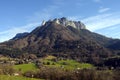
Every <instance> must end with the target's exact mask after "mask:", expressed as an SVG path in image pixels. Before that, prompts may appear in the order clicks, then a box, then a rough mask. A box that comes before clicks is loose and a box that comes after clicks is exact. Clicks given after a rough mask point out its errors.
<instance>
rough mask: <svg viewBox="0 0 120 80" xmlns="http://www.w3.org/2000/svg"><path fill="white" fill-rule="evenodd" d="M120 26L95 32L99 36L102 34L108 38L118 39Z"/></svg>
mask: <svg viewBox="0 0 120 80" xmlns="http://www.w3.org/2000/svg"><path fill="white" fill-rule="evenodd" d="M119 27H120V25H114V26H110V27H106V28H102V29H99V30H97V31H95V32H97V33H99V34H104V35H106V36H108V37H113V38H120V35H119V34H120V28H119Z"/></svg>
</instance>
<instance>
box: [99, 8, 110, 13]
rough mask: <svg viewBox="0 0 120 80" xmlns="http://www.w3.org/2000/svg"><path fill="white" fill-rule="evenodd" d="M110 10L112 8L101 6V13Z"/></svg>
mask: <svg viewBox="0 0 120 80" xmlns="http://www.w3.org/2000/svg"><path fill="white" fill-rule="evenodd" d="M109 10H110V8H100V9H99V11H98V12H99V13H103V12H106V11H109Z"/></svg>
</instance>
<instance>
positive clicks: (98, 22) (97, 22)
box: [82, 13, 120, 31]
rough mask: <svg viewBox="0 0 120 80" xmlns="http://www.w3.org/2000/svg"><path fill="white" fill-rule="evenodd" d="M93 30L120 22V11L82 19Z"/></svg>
mask: <svg viewBox="0 0 120 80" xmlns="http://www.w3.org/2000/svg"><path fill="white" fill-rule="evenodd" d="M82 22H84V23H85V24H86V26H87V28H88V29H89V30H91V31H96V30H99V29H102V28H106V27H110V26H114V25H118V24H120V15H119V13H109V14H100V15H96V16H91V17H88V18H85V19H83V20H82Z"/></svg>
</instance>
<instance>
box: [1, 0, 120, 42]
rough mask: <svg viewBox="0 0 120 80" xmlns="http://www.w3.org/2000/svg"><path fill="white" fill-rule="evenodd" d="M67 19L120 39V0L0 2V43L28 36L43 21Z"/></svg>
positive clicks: (17, 0)
mask: <svg viewBox="0 0 120 80" xmlns="http://www.w3.org/2000/svg"><path fill="white" fill-rule="evenodd" d="M60 17H67V18H69V19H72V20H77V21H78V20H80V21H82V22H83V23H85V24H86V27H87V29H89V30H91V31H94V32H97V33H100V34H104V35H106V36H109V37H113V38H120V0H0V42H2V41H5V40H9V39H10V38H12V37H13V36H15V34H16V33H21V32H30V31H31V30H33V29H34V28H35V27H37V26H38V25H40V24H41V21H42V20H48V19H51V18H52V19H53V18H60Z"/></svg>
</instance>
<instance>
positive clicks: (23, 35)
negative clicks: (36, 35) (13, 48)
mask: <svg viewBox="0 0 120 80" xmlns="http://www.w3.org/2000/svg"><path fill="white" fill-rule="evenodd" d="M28 34H29V33H28V32H24V33H18V34H16V36H15V37H13V38H12V39H11V40H16V39H21V38H24V37H26V36H27V35H28Z"/></svg>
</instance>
